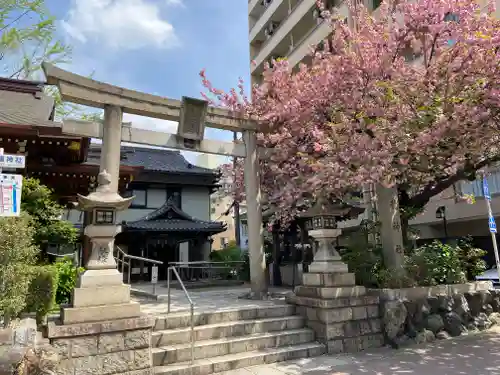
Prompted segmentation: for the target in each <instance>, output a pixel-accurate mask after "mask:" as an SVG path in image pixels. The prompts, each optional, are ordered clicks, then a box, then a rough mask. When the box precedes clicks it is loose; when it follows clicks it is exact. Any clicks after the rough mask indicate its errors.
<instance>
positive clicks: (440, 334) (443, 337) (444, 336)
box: [436, 331, 451, 340]
mask: <svg viewBox="0 0 500 375" xmlns="http://www.w3.org/2000/svg"><path fill="white" fill-rule="evenodd" d="M450 337H451V336H450V334H449V333H448V332H446V331H441V332H438V333H437V334H436V338H437V339H438V340H447V339H449V338H450Z"/></svg>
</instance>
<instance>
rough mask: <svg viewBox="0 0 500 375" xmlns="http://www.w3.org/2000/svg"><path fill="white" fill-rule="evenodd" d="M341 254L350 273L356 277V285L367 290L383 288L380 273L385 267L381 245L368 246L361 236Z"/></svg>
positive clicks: (341, 251)
mask: <svg viewBox="0 0 500 375" xmlns="http://www.w3.org/2000/svg"><path fill="white" fill-rule="evenodd" d="M339 252H340V255H341V256H342V260H343V261H344V262H345V263H346V264H347V266H348V267H349V271H350V272H353V273H354V275H355V276H356V284H358V285H364V286H366V287H367V288H379V287H381V286H380V281H381V280H380V275H381V274H380V273H381V271H382V270H383V269H384V265H383V259H382V247H381V246H380V245H375V246H374V245H372V244H369V243H368V244H367V243H366V241H364V239H362V238H361V236H360V237H359V238H358V239H353V240H352V241H351V243H350V244H349V245H348V246H347V247H346V248H344V249H342V250H339Z"/></svg>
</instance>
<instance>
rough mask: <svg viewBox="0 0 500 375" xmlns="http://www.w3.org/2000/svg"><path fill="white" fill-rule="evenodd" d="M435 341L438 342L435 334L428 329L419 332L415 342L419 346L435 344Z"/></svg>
mask: <svg viewBox="0 0 500 375" xmlns="http://www.w3.org/2000/svg"><path fill="white" fill-rule="evenodd" d="M434 340H436V336H435V335H434V333H432V332H431V331H429V330H428V329H424V330H423V331H421V332H418V333H417V335H416V337H415V342H416V343H417V344H424V343H427V342H433V341H434Z"/></svg>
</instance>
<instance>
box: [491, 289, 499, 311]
mask: <svg viewBox="0 0 500 375" xmlns="http://www.w3.org/2000/svg"><path fill="white" fill-rule="evenodd" d="M490 294H491V302H490V304H491V307H493V311H494V312H500V290H497V289H494V290H490Z"/></svg>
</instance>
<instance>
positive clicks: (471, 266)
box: [457, 237, 488, 280]
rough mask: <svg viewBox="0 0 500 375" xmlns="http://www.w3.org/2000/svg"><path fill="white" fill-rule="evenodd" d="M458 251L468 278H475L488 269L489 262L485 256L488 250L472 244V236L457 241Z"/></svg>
mask: <svg viewBox="0 0 500 375" xmlns="http://www.w3.org/2000/svg"><path fill="white" fill-rule="evenodd" d="M457 251H458V257H459V259H460V262H461V263H462V266H463V267H464V272H465V274H466V276H467V279H468V280H475V279H476V276H479V275H481V274H482V273H483V272H484V271H486V269H487V264H486V262H485V261H484V259H483V257H484V256H485V255H486V254H488V252H487V251H485V250H483V249H479V248H477V247H474V246H473V245H472V238H470V237H465V238H463V239H460V240H459V241H458V243H457Z"/></svg>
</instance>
